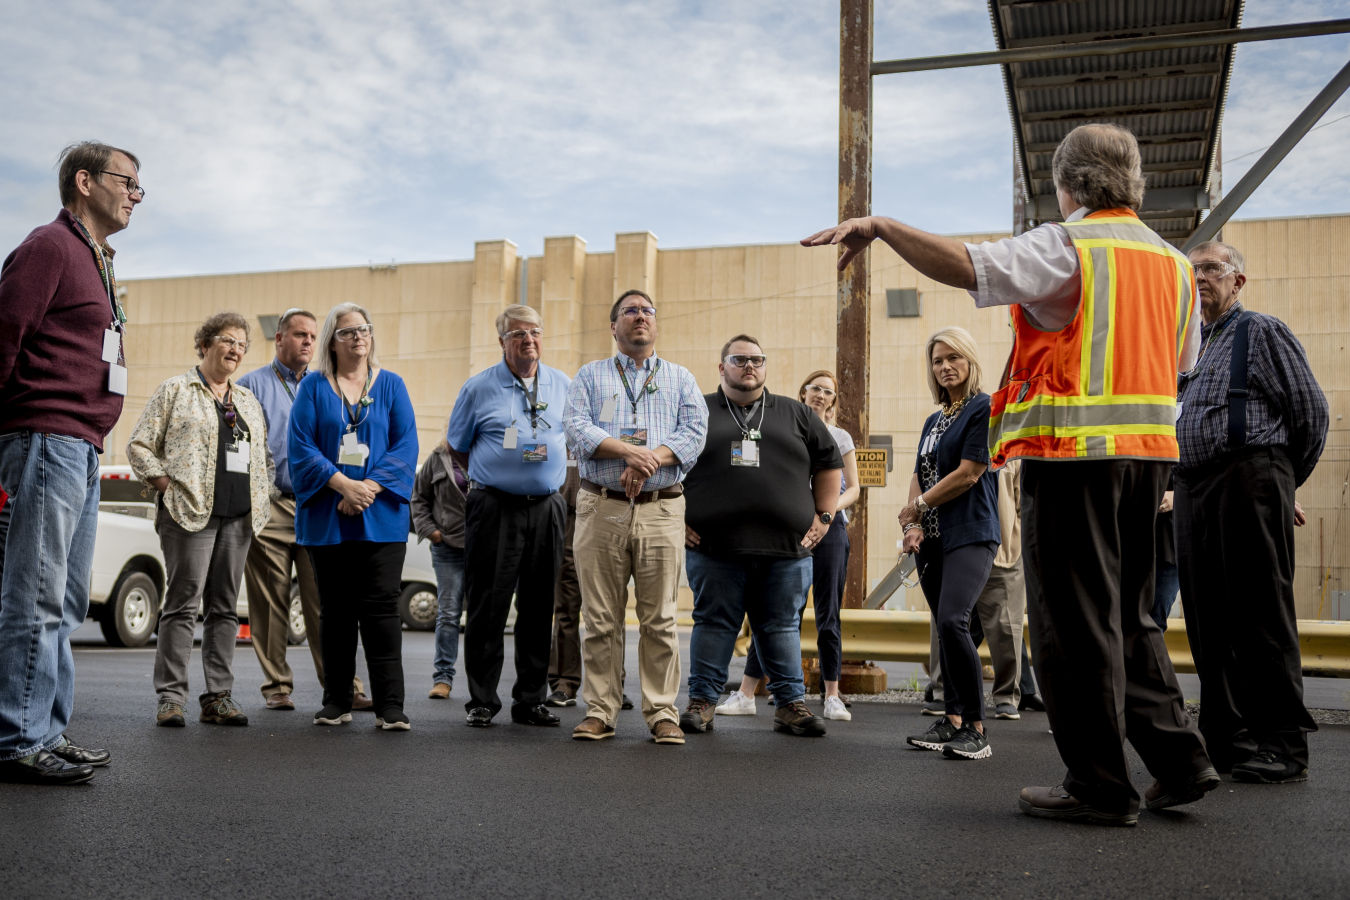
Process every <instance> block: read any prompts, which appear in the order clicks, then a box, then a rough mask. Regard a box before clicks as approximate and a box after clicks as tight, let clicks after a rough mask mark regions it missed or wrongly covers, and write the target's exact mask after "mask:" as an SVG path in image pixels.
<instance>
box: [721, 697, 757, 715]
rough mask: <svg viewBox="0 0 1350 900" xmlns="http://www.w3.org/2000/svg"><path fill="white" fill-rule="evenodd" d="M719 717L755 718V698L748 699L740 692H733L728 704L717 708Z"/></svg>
mask: <svg viewBox="0 0 1350 900" xmlns="http://www.w3.org/2000/svg"><path fill="white" fill-rule="evenodd" d="M717 714H718V715H719V716H753V715H754V714H755V698H754V697H753V696H751V697H747V696H745V695H744V694H742V693H741V692H740V691H732V692H731V696H730V697H728V698H727V702H726V703H723V704H722V705H721V706H719V707H717Z"/></svg>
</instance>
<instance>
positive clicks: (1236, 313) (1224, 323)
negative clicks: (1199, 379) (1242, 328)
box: [1177, 303, 1243, 384]
mask: <svg viewBox="0 0 1350 900" xmlns="http://www.w3.org/2000/svg"><path fill="white" fill-rule="evenodd" d="M1242 313H1243V308H1242V305H1241V304H1238V303H1234V304H1233V305H1232V307H1231V308H1229V310H1228V312H1226V313H1224V314H1223V318H1221V319H1220V320H1219V321H1218V322H1216V323H1215V324H1214V330H1213V331H1211V332H1210V333H1209V337H1208V338H1206V339H1205V342H1204V343H1202V344H1201V345H1200V353H1199V355H1198V356H1196V358H1195V365H1194V366H1193V367H1192V368H1191V370H1190V371H1189V372H1182V373H1180V374H1179V375H1178V376H1177V378H1178V380H1179V381H1180V382H1181V383H1182V384H1185V383H1186V382H1188V381H1190V380H1191V379H1192V378H1194V377H1195V376H1196V375H1199V374H1200V364H1201V363H1202V362H1204V361H1205V353H1206V352H1208V350H1209V348H1210V345H1211V344H1213V343H1214V342H1215V341H1217V340H1218V339H1219V335H1221V334H1223V330H1224V329H1225V328H1227V327H1228V323H1230V322H1235V321H1237V319H1239V318H1241V316H1242Z"/></svg>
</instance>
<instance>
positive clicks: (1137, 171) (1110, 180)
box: [1050, 122, 1144, 212]
mask: <svg viewBox="0 0 1350 900" xmlns="http://www.w3.org/2000/svg"><path fill="white" fill-rule="evenodd" d="M1050 169H1051V172H1052V174H1053V175H1054V181H1055V187H1057V188H1063V189H1064V190H1066V191H1068V192H1069V196H1071V197H1073V199H1074V200H1076V201H1077V202H1079V203H1081V204H1082V205H1083V206H1086V207H1087V208H1088V211H1089V212H1092V211H1094V210H1098V209H1119V208H1121V207H1125V208H1127V209H1138V208H1139V205H1140V204H1141V203H1143V202H1144V173H1143V169H1142V167H1141V166H1140V159H1139V142H1138V141H1137V140H1135V138H1134V135H1133V134H1131V133H1130V132H1129V131H1126V130H1125V129H1124V128H1121V127H1120V126H1119V125H1108V124H1106V123H1104V122H1098V123H1095V124H1092V125H1079V126H1078V127H1077V128H1075V129H1074V130H1073V131H1070V132H1069V134H1068V136H1066V137H1065V138H1064V140H1062V141H1060V142H1059V146H1058V147H1056V148H1055V155H1054V158H1053V161H1052V162H1051V163H1050Z"/></svg>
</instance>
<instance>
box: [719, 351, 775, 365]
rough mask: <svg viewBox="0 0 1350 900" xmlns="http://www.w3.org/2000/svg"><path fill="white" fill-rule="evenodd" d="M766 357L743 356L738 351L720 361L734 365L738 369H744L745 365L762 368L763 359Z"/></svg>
mask: <svg viewBox="0 0 1350 900" xmlns="http://www.w3.org/2000/svg"><path fill="white" fill-rule="evenodd" d="M767 359H768V357H767V356H743V355H741V354H739V353H734V354H732V355H731V356H728V357H727V358H726V359H724V360H722V362H724V363H726V364H727V365H729V366H735V367H736V368H738V369H744V368H746V367H753V368H756V369H762V368H764V361H765V360H767Z"/></svg>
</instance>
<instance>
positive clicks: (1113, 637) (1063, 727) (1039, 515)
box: [1022, 459, 1210, 813]
mask: <svg viewBox="0 0 1350 900" xmlns="http://www.w3.org/2000/svg"><path fill="white" fill-rule="evenodd" d="M1171 468H1172V467H1171V465H1170V464H1169V463H1164V462H1147V461H1144V460H1132V459H1102V460H1095V459H1093V460H1036V459H1027V460H1025V461H1024V462H1023V464H1022V560H1023V564H1024V568H1025V572H1026V579H1027V607H1028V612H1029V613H1030V616H1029V618H1030V620H1031V643H1032V651H1033V656H1034V658H1035V660H1036V675H1037V677H1038V678H1039V680H1040V687H1041V695H1042V697H1043V698H1044V699H1045V705H1046V711H1047V713H1048V714H1049V719H1050V727H1051V728H1052V729H1054V732H1055V744H1056V745H1057V746H1058V747H1059V755H1060V757H1061V758H1063V760H1064V762H1065V764H1066V765H1067V766H1068V767H1069V772H1068V774H1067V775H1065V776H1064V787H1065V788H1066V789H1067V790H1068V791H1069V793H1070V794H1072V795H1073V796H1074V797H1077V798H1078V799H1079V800H1082V801H1084V802H1086V803H1089V804H1091V805H1092V806H1095V807H1097V808H1098V809H1100V810H1103V811H1106V812H1111V813H1125V812H1134V811H1135V810H1137V809H1138V807H1139V794H1138V792H1136V791H1135V789H1134V785H1133V784H1131V782H1130V771H1129V764H1128V762H1127V761H1126V757H1125V739H1126V738H1129V741H1130V743H1131V744H1133V745H1134V748H1135V750H1137V751H1138V752H1139V756H1140V757H1142V759H1143V761H1144V765H1145V766H1147V767H1148V770H1149V772H1150V773H1151V774H1152V775H1153V777H1154V778H1157V779H1158V780H1160V781H1162V782H1163V783H1165V784H1171V783H1175V782H1178V781H1182V780H1184V779H1186V778H1189V777H1190V776H1191V775H1192V774H1194V773H1195V772H1197V771H1199V770H1200V769H1204V768H1206V767H1208V766H1209V764H1210V763H1209V758H1208V756H1207V755H1206V753H1205V744H1204V741H1203V740H1202V739H1201V737H1200V733H1199V732H1198V731H1197V730H1196V728H1195V726H1194V725H1193V724H1191V721H1190V717H1189V716H1187V714H1186V709H1185V702H1184V698H1183V697H1182V694H1181V689H1180V688H1179V687H1178V686H1177V677H1176V673H1175V672H1174V671H1173V669H1172V660H1171V658H1170V657H1169V656H1168V655H1167V648H1166V646H1165V645H1164V644H1163V636H1162V631H1161V630H1160V629H1159V628H1158V626H1157V624H1156V623H1155V622H1154V621H1153V619H1152V617H1151V616H1150V615H1149V613H1150V612H1151V611H1152V609H1153V551H1154V535H1153V528H1154V520H1155V518H1156V516H1157V513H1158V505H1159V504H1160V503H1161V502H1162V495H1163V490H1164V489H1165V488H1166V487H1167V479H1168V475H1169V473H1170V471H1171Z"/></svg>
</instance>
